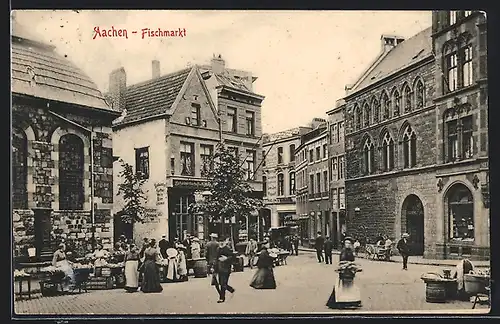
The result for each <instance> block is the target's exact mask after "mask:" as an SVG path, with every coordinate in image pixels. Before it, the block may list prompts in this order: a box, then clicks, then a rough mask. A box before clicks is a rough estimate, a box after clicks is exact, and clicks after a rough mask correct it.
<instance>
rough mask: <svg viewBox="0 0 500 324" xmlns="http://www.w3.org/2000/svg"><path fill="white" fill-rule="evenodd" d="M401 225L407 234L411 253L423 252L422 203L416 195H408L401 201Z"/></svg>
mask: <svg viewBox="0 0 500 324" xmlns="http://www.w3.org/2000/svg"><path fill="white" fill-rule="evenodd" d="M402 215H403V221H404V223H403V227H402V230H403V231H404V232H406V233H408V234H410V237H409V243H410V250H411V254H412V255H423V254H424V205H423V204H422V201H421V200H420V198H418V197H417V196H416V195H409V196H408V197H406V199H405V201H404V202H403V210H402Z"/></svg>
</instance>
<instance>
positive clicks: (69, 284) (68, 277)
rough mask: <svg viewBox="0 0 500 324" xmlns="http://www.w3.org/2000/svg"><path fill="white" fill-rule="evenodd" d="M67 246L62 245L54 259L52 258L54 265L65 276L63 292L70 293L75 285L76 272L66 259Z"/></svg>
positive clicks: (55, 253)
mask: <svg viewBox="0 0 500 324" xmlns="http://www.w3.org/2000/svg"><path fill="white" fill-rule="evenodd" d="M65 249H66V246H65V245H64V244H63V243H61V244H59V248H58V249H57V251H56V252H54V257H53V258H52V265H53V266H54V267H57V268H59V269H60V270H62V271H63V272H64V274H65V280H64V283H63V287H62V289H63V291H64V292H69V291H70V290H71V289H72V288H73V287H74V284H75V272H74V271H73V267H72V266H71V263H70V262H69V261H68V260H67V259H66V252H65Z"/></svg>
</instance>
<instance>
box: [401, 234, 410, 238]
mask: <svg viewBox="0 0 500 324" xmlns="http://www.w3.org/2000/svg"><path fill="white" fill-rule="evenodd" d="M401 236H402V237H410V234H408V233H403V235H401Z"/></svg>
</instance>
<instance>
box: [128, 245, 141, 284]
mask: <svg viewBox="0 0 500 324" xmlns="http://www.w3.org/2000/svg"><path fill="white" fill-rule="evenodd" d="M138 288H139V252H138V251H137V248H136V246H135V244H132V245H131V246H130V250H129V251H128V252H127V254H126V255H125V290H126V291H127V292H135V291H137V289H138Z"/></svg>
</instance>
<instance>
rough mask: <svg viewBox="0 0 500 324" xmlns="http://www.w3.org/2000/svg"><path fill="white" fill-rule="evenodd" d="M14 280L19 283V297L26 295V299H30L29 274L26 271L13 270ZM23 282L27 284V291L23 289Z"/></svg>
mask: <svg viewBox="0 0 500 324" xmlns="http://www.w3.org/2000/svg"><path fill="white" fill-rule="evenodd" d="M14 281H15V282H18V283H19V292H18V293H17V294H18V296H19V299H22V298H23V296H28V299H31V276H30V275H29V274H28V273H26V272H24V270H15V271H14ZM24 282H26V283H27V285H28V290H27V291H23V283H24Z"/></svg>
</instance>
